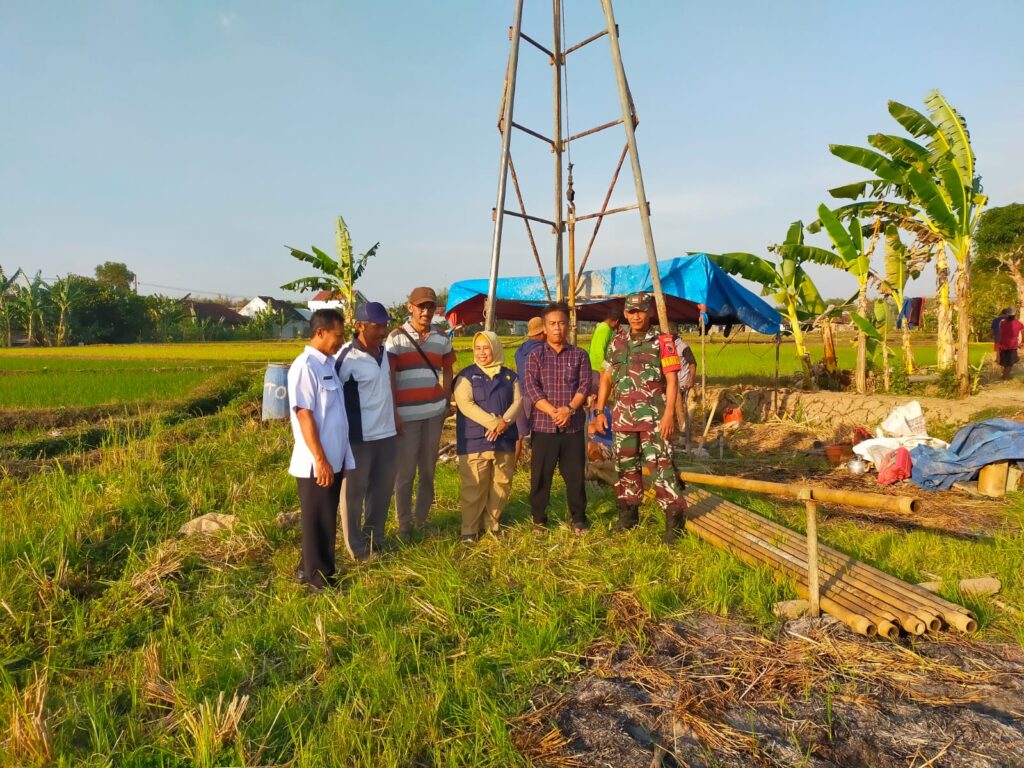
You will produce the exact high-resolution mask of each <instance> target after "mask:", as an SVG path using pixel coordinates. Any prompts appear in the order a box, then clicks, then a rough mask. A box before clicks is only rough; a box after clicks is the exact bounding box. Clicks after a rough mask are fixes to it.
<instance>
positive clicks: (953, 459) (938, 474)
mask: <svg viewBox="0 0 1024 768" xmlns="http://www.w3.org/2000/svg"><path fill="white" fill-rule="evenodd" d="M910 458H911V459H912V460H913V462H914V468H913V470H912V474H911V480H913V481H914V482H915V483H917V484H918V485H919V486H921V487H922V488H926V489H928V490H930V491H939V490H942V491H944V490H948V489H949V488H952V487H953V483H961V482H965V481H967V480H970V479H971V478H973V477H974V476H975V475H977V474H978V470H980V469H981V468H982V467H984V466H985V465H986V464H995V463H997V462H1001V461H1021V460H1024V424H1019V423H1017V422H1016V421H1010V420H1009V419H987V420H986V421H979V422H975V423H973V424H968V425H967V426H965V427H961V429H960V431H959V432H957V433H956V435H955V436H954V437H953V442H951V443H950V444H949V448H946V449H943V448H929V447H928V446H926V445H919V446H917V447H916V448H914V450H912V451H911V452H910Z"/></svg>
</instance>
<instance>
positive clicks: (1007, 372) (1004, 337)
mask: <svg viewBox="0 0 1024 768" xmlns="http://www.w3.org/2000/svg"><path fill="white" fill-rule="evenodd" d="M1003 311H1004V313H1005V314H1004V316H1003V321H1002V322H1001V323H1000V324H999V365H1000V366H1002V369H1003V381H1006V380H1007V379H1009V378H1010V377H1011V376H1012V375H1013V366H1015V365H1016V364H1017V361H1018V360H1020V354H1019V350H1020V347H1021V333H1022V332H1024V325H1022V324H1021V322H1020V320H1018V319H1017V310H1016V309H1014V308H1013V307H1008V308H1007V309H1005V310H1003Z"/></svg>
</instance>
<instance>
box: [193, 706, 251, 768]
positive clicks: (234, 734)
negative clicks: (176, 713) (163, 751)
mask: <svg viewBox="0 0 1024 768" xmlns="http://www.w3.org/2000/svg"><path fill="white" fill-rule="evenodd" d="M248 706H249V697H248V696H247V695H243V696H239V695H238V694H237V693H235V694H234V695H232V697H231V701H229V702H227V704H226V705H225V703H224V692H223V691H221V692H220V693H219V694H217V701H216V703H211V702H210V701H209V700H208V699H207V700H205V701H203V703H202V704H200V705H199V706H198V707H196V708H195V709H192V710H186V711H185V712H183V713H182V714H181V719H180V726H181V728H182V730H183V731H184V732H185V734H186V735H187V737H188V744H187V745H186V753H187V754H188V756H189V757H190V758H191V759H192V761H193V763H194V764H195V765H196V766H199V768H204V767H205V766H210V765H213V762H214V759H215V758H216V756H217V754H218V752H220V750H221V749H222V748H224V747H225V746H227V745H229V744H233V743H234V742H235V740H236V739H237V738H238V726H239V725H240V724H241V722H242V716H243V715H244V714H245V709H246V707H248Z"/></svg>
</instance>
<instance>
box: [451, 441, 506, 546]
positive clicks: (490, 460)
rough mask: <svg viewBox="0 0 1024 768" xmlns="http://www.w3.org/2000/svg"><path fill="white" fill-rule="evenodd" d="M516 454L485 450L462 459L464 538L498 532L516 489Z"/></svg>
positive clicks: (460, 459) (460, 469)
mask: <svg viewBox="0 0 1024 768" xmlns="http://www.w3.org/2000/svg"><path fill="white" fill-rule="evenodd" d="M515 469H516V455H515V453H513V452H512V451H481V452H480V453H470V454H467V455H465V456H459V479H460V480H461V481H462V535H463V536H476V535H478V534H479V533H481V523H482V527H483V530H484V531H490V532H491V533H496V532H497V530H498V527H499V525H500V523H501V513H502V512H504V511H505V506H506V505H507V504H508V495H509V491H511V490H512V474H513V473H514V472H515Z"/></svg>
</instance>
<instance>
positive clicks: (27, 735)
mask: <svg viewBox="0 0 1024 768" xmlns="http://www.w3.org/2000/svg"><path fill="white" fill-rule="evenodd" d="M48 689H49V680H48V677H47V675H46V673H45V672H44V673H43V674H40V673H39V671H38V670H36V672H35V674H34V677H33V680H32V682H31V683H30V684H29V685H28V686H27V687H26V688H25V690H24V691H22V692H21V694H20V695H17V694H15V696H14V700H13V701H12V702H11V703H10V705H9V709H8V734H7V738H6V739H5V744H6V749H7V750H8V752H9V754H10V756H12V757H13V758H14V759H15V760H16V761H17V763H16V764H18V765H25V766H29V765H45V764H47V763H49V762H50V760H51V759H52V757H53V748H52V746H51V744H50V727H49V725H48V724H47V722H46V695H47V691H48Z"/></svg>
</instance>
